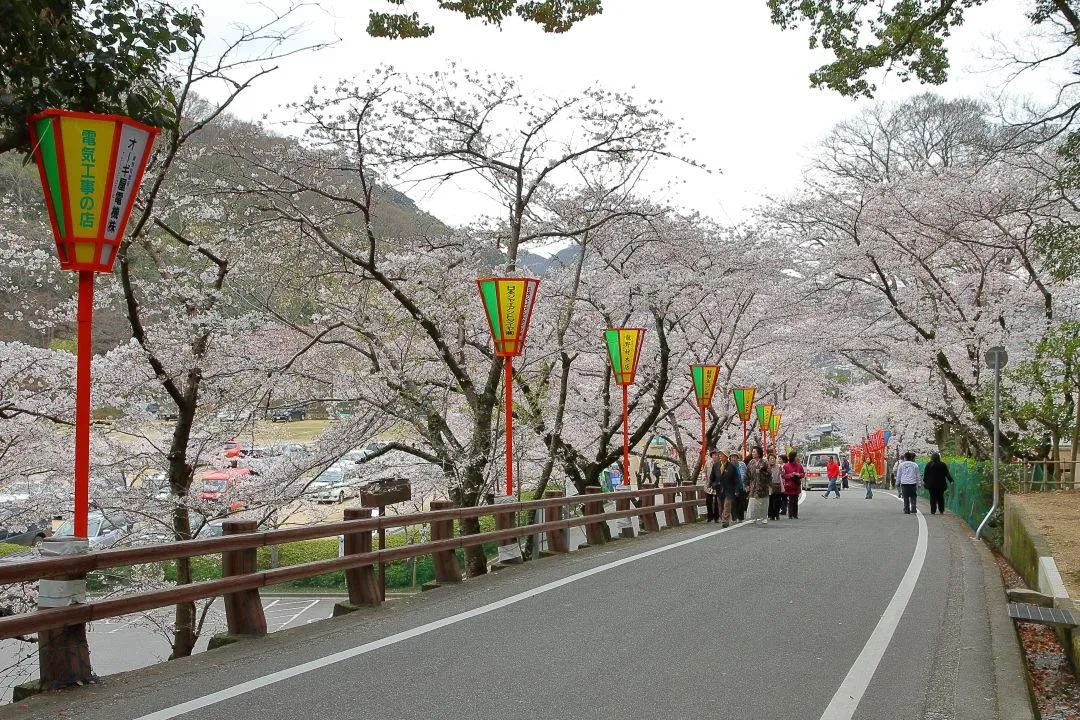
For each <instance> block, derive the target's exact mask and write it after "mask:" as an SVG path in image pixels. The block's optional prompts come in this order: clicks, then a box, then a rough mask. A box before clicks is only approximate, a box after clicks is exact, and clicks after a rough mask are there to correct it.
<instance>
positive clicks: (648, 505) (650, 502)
mask: <svg viewBox="0 0 1080 720" xmlns="http://www.w3.org/2000/svg"><path fill="white" fill-rule="evenodd" d="M640 487H641V489H642V490H655V489H656V485H655V484H654V483H641V485H640ZM654 505H656V496H655V495H653V494H652V493H648V494H647V495H642V496H641V510H642V514H641V524H642V528H641V529H642V532H643V533H645V532H660V521H659V520H657V519H656V512H655V511H654V510H652V508H653V506H654Z"/></svg>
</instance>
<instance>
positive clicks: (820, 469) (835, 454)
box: [802, 448, 844, 490]
mask: <svg viewBox="0 0 1080 720" xmlns="http://www.w3.org/2000/svg"><path fill="white" fill-rule="evenodd" d="M843 457H844V456H843V453H842V451H841V450H840V448H825V449H823V450H811V451H810V452H808V453H806V459H805V460H803V464H802V465H803V469H804V470H806V477H804V478H803V487H804V488H806V489H807V490H810V489H812V488H816V487H820V488H827V487H829V476H828V473H827V468H828V465H829V461H830V460H835V461H836V462H838V463H839V462H840V461H841V460H842V459H843Z"/></svg>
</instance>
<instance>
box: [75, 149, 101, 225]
mask: <svg viewBox="0 0 1080 720" xmlns="http://www.w3.org/2000/svg"><path fill="white" fill-rule="evenodd" d="M80 137H81V138H82V153H81V154H80V161H81V163H82V174H81V175H80V176H79V227H81V228H88V229H90V228H93V227H94V220H95V219H96V213H94V206H95V204H96V203H95V202H94V190H95V180H96V178H95V173H94V170H95V168H97V132H96V131H94V130H83V131H82V134H81V136H80Z"/></svg>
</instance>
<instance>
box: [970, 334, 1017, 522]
mask: <svg viewBox="0 0 1080 720" xmlns="http://www.w3.org/2000/svg"><path fill="white" fill-rule="evenodd" d="M983 359H984V360H985V361H986V367H988V368H990V369H991V370H993V371H994V502H993V504H991V505H990V512H988V513H986V517H984V518H983V521H982V522H981V523H979V527H978V529H977V530H976V531H975V538H976V539H978V538H981V537H982V531H983V528H985V527H986V523H987V522H989V521H990V516H991V515H993V514H994V512H995V511H996V510H997V508H998V497H999V496H1000V494H1001V483H1000V481H999V479H998V435H1000V434H1001V369H1002V368H1004V367H1005V365H1006V364H1008V362H1009V353H1007V352H1005V348H1003V347H1001V346H1000V345H995V346H994V347H992V348H990V349H989V350H987V351H986V354H985V355H984V356H983Z"/></svg>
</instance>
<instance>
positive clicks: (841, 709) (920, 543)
mask: <svg viewBox="0 0 1080 720" xmlns="http://www.w3.org/2000/svg"><path fill="white" fill-rule="evenodd" d="M916 517H917V518H918V521H919V539H918V540H917V541H916V542H915V553H914V554H913V555H912V556H911V562H910V563H908V567H907V572H905V573H904V577H903V578H901V579H900V585H898V586H897V588H896V592H895V593H893V596H892V600H890V601H889V604H888V605H887V606H886V607H885V612H883V613H882V614H881V619H880V620H878V624H877V627H875V628H874V632H872V633H870V639H869V640H867V641H866V645H864V646H863V649H862V652H860V653H859V656H858V657H857V658H855V663H854V664H853V665H852V666H851V669H850V670H848V674H847V677H845V678H844V681H843V682H842V683H840V687H839V688H838V689H837V690H836V694H835V695H833V697H832V701H831V702H830V703H829V706H828V707H827V708H825V712H824V713H822V714H821V720H851V718H852V716H854V715H855V710H856V709H857V708H858V707H859V703H860V702H861V701H862V696H863V694H864V693H865V692H866V688H867V686H869V685H870V680H871V678H873V677H874V673H875V672H877V667H878V665H879V664H880V663H881V658H882V657H884V655H885V650H887V649H888V647H889V643H890V642H891V641H892V636H893V633H895V632H896V628H897V626H898V625H899V624H900V618H902V617H903V616H904V610H905V609H907V605H908V602H909V601H910V600H911V593H912V592H913V591H914V590H915V583H916V581H918V579H919V574H920V573H922V567H923V562H924V561H925V560H926V546H927V532H926V521H925V520H924V519H923V516H922V513H921V512H920V513H918V514H917V515H916Z"/></svg>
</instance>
